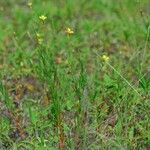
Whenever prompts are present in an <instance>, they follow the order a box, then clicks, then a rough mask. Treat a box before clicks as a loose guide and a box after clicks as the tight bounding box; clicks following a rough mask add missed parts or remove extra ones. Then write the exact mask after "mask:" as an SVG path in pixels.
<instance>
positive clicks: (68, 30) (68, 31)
mask: <svg viewBox="0 0 150 150" xmlns="http://www.w3.org/2000/svg"><path fill="white" fill-rule="evenodd" d="M65 32H66V33H67V34H73V33H74V31H73V30H72V29H70V28H67V29H66V31H65Z"/></svg>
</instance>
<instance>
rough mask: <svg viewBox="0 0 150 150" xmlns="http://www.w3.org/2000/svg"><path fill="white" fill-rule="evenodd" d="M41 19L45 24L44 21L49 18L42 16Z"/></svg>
mask: <svg viewBox="0 0 150 150" xmlns="http://www.w3.org/2000/svg"><path fill="white" fill-rule="evenodd" d="M39 19H40V20H42V21H43V22H44V21H45V20H46V19H47V17H46V16H44V15H41V16H39Z"/></svg>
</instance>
